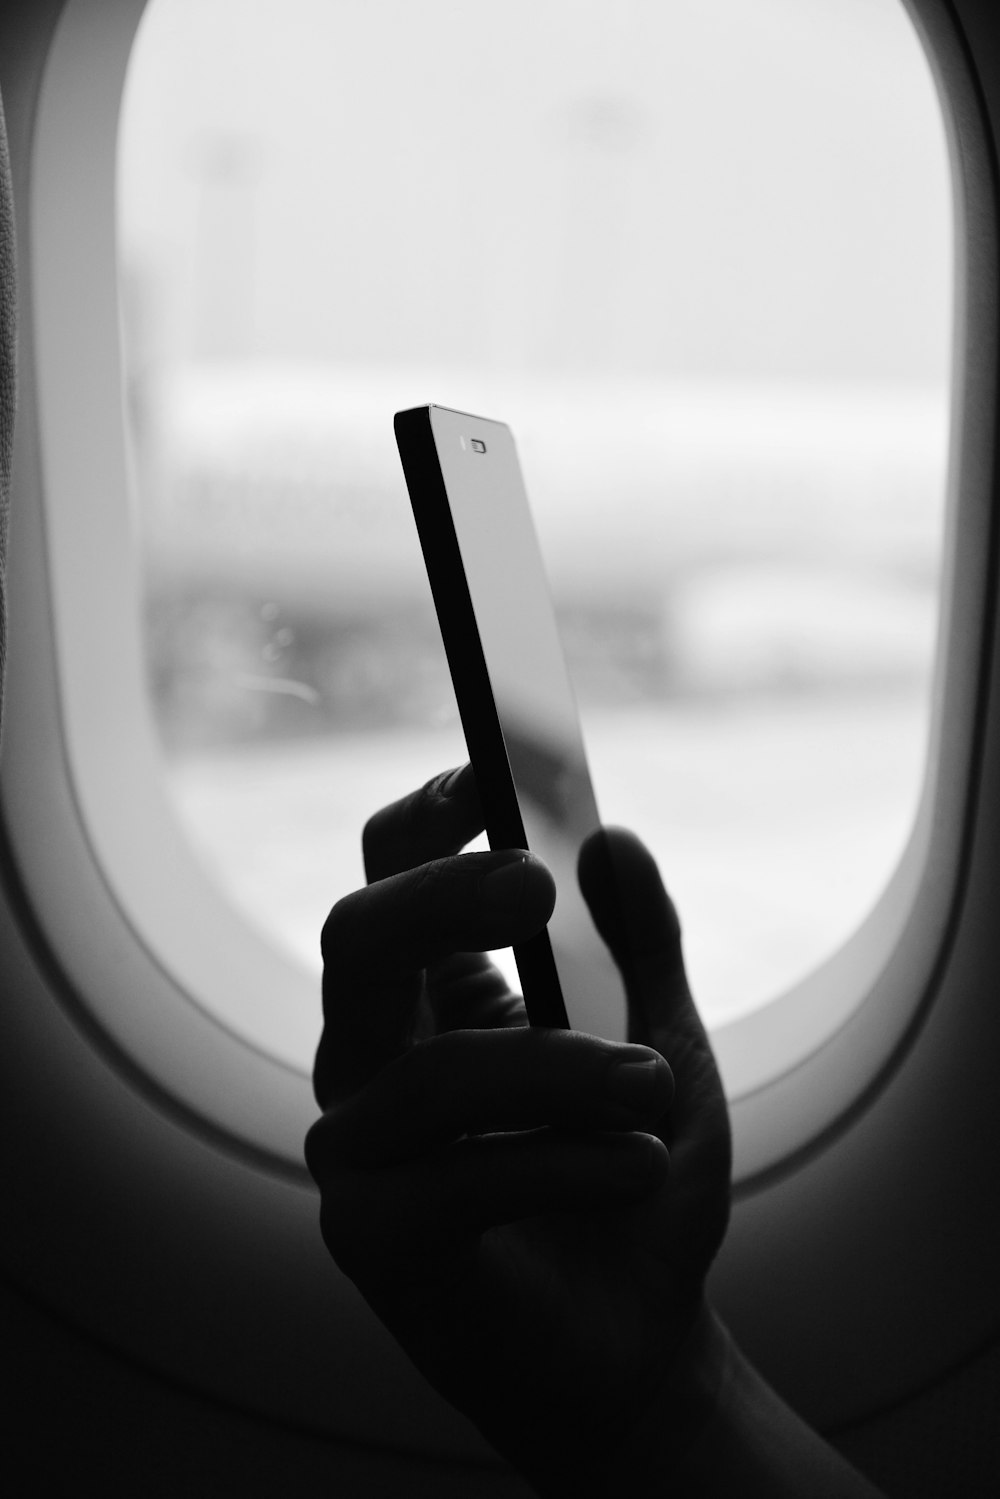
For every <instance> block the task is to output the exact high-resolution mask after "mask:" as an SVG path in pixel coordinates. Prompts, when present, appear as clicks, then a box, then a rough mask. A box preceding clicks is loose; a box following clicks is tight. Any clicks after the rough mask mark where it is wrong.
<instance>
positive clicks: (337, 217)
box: [120, 0, 951, 384]
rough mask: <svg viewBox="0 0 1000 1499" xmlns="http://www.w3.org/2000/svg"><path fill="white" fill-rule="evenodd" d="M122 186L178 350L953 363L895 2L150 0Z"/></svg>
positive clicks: (945, 198) (638, 369)
mask: <svg viewBox="0 0 1000 1499" xmlns="http://www.w3.org/2000/svg"><path fill="white" fill-rule="evenodd" d="M120 182H121V198H120V215H121V223H122V243H123V250H124V258H125V263H126V265H127V267H128V269H129V273H130V276H131V277H132V278H133V279H134V280H135V282H136V284H137V285H138V286H139V288H140V294H141V301H142V314H143V324H144V334H143V337H144V339H145V341H146V343H147V346H149V347H151V349H152V351H153V352H155V353H157V354H158V355H160V356H161V357H162V356H165V357H169V358H192V357H206V356H218V355H227V356H233V355H236V356H239V357H242V356H262V357H267V358H274V357H281V358H291V359H294V360H315V359H319V360H323V361H331V362H335V363H339V364H343V363H348V364H350V363H355V362H358V361H361V362H364V363H366V364H375V365H378V364H384V365H399V364H418V365H419V364H421V363H432V364H439V365H440V364H446V365H447V364H452V365H475V366H483V367H484V368H488V369H496V370H509V371H517V370H535V371H548V370H552V371H572V372H574V373H584V374H587V373H592V372H599V373H601V374H614V373H616V372H632V373H636V374H646V373H649V374H655V375H658V376H673V375H681V376H683V375H689V374H698V375H722V376H737V377H742V376H745V375H756V376H761V375H763V376H771V377H786V376H791V377H795V378H803V377H805V378H815V379H824V380H825V379H852V380H853V379H864V380H888V381H892V382H919V383H928V384H938V383H940V382H941V381H942V380H943V379H944V378H945V376H946V373H947V359H948V345H949V339H950V299H951V270H950V255H951V229H950V216H951V209H950V196H949V187H948V173H947V165H946V157H945V147H944V140H943V130H942V125H941V120H940V112H939V109H938V105H937V100H936V97H935V94H934V90H933V86H932V83H931V80H930V76H929V73H928V70H927V66H926V63H925V61H924V59H923V56H922V54H921V52H920V48H919V45H918V43H917V40H916V37H915V35H914V33H913V30H912V27H911V25H910V23H909V21H908V19H907V16H906V14H905V12H904V10H903V7H902V5H901V4H900V3H899V0H613V3H609V0H606V3H604V4H595V3H593V0H559V3H557V0H505V3H503V4H485V3H475V0H474V3H469V0H461V3H460V0H430V3H428V0H422V3H421V4H419V5H416V4H412V3H409V0H280V3H278V0H150V4H149V8H148V12H147V16H146V18H145V20H144V22H143V25H142V28H141V31H140V35H139V39H138V43H137V46H136V51H135V54H134V62H133V66H132V70H131V73H130V78H129V85H128V89H127V93H126V101H125V109H124V116H123V129H122V154H121V176H120Z"/></svg>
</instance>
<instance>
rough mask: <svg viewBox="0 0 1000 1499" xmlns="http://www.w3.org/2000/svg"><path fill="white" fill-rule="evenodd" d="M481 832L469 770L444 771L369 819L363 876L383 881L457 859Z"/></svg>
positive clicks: (473, 786)
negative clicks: (449, 857) (446, 857)
mask: <svg viewBox="0 0 1000 1499" xmlns="http://www.w3.org/2000/svg"><path fill="white" fill-rule="evenodd" d="M482 830H483V814H482V811H481V809H480V806H479V795H478V793H477V791H476V780H475V776H474V775H473V773H472V766H471V765H463V766H461V767H460V768H459V769H458V770H450V771H444V772H443V773H442V774H441V775H438V776H434V777H433V779H432V780H430V781H428V782H427V784H426V785H425V786H421V787H420V789H419V791H413V792H411V793H410V794H409V796H404V797H402V798H401V799H400V800H399V801H398V802H393V803H392V805H391V806H389V807H383V808H382V809H381V811H379V812H376V813H375V815H374V816H373V817H371V818H370V819H369V821H368V823H367V825H366V827H365V830H364V833H363V835H362V849H363V852H364V860H365V875H366V877H367V879H368V880H369V881H373V880H383V879H385V878H386V877H387V876H388V875H391V874H399V873H400V871H401V870H404V869H413V868H414V866H415V865H417V864H426V863H427V862H428V861H429V860H431V859H436V858H440V857H442V856H443V855H445V854H457V853H458V852H459V850H460V849H463V848H464V847H465V845H466V844H467V843H471V842H472V840H473V838H475V837H477V836H478V835H479V834H480V833H481V832H482Z"/></svg>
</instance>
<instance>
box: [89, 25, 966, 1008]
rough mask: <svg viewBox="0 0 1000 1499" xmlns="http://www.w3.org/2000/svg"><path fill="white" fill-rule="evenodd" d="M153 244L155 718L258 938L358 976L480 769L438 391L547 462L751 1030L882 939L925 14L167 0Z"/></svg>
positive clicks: (593, 740)
mask: <svg viewBox="0 0 1000 1499" xmlns="http://www.w3.org/2000/svg"><path fill="white" fill-rule="evenodd" d="M118 215H119V247H120V264H121V271H120V284H121V296H122V322H123V342H124V351H125V377H126V392H125V394H126V406H127V411H128V415H129V421H130V431H131V443H132V457H133V469H134V476H135V494H136V515H137V533H138V535H139V538H140V544H141V554H142V565H143V578H144V584H143V586H144V597H145V627H146V634H147V661H148V681H149V691H150V694H151V698H152V702H153V704H154V707H155V713H156V718H157V723H158V726H159V733H160V739H161V744H162V752H163V763H164V768H165V774H166V778H167V781H168V783H169V786H170V789H171V792H172V795H173V797H174V798H175V801H176V806H177V809H178V812H179V814H180V816H181V817H182V819H183V820H184V822H185V824H186V826H187V828H188V830H189V833H190V838H191V840H192V842H193V843H194V844H195V845H196V846H197V848H198V849H199V850H200V852H201V855H202V857H203V858H204V860H205V862H206V863H207V864H208V865H209V866H210V868H211V869H212V870H213V871H214V873H215V875H216V876H217V878H218V879H219V881H221V882H222V883H223V884H224V886H225V888H226V890H227V891H228V893H229V896H230V898H231V900H232V901H233V902H234V903H235V904H236V905H238V906H239V907H241V908H242V909H243V911H244V912H245V913H246V914H247V916H248V917H249V918H250V919H252V920H254V921H256V922H258V923H259V924H260V925H261V926H262V927H264V928H266V929H267V930H268V931H269V932H270V933H271V934H272V935H273V938H274V941H275V942H277V943H280V944H284V945H285V946H286V947H287V949H288V950H289V952H291V953H294V954H297V955H298V956H299V957H300V959H301V961H302V962H303V963H304V964H306V965H312V966H314V967H318V932H319V928H320V925H321V923H322V920H323V917H324V916H325V914H326V911H327V909H328V907H329V906H330V905H331V904H332V902H333V901H334V899H336V897H337V896H338V895H339V894H341V893H344V892H345V891H346V890H348V889H350V888H352V887H353V886H354V885H355V884H357V883H358V882H359V880H360V879H361V866H360V854H359V831H360V827H361V824H362V823H363V821H364V819H365V817H366V816H367V815H368V813H369V812H370V811H372V810H374V808H375V807H377V806H378V805H380V804H381V803H383V802H384V801H386V800H389V799H392V798H394V797H396V796H398V795H401V794H402V793H403V792H404V791H406V790H408V789H409V788H410V787H411V786H414V785H416V784H418V783H419V782H420V781H421V780H422V779H426V778H427V777H428V776H430V775H431V774H433V773H434V772H435V771H436V770H438V769H443V768H445V767H447V766H448V765H451V764H456V763H458V762H459V761H460V760H461V759H463V758H464V748H463V741H462V736H461V731H460V728H459V725H458V720H457V713H456V709H455V705H454V700H453V697H452V693H451V688H450V684H449V681H448V675H447V668H446V666H445V663H444V659H443V654H442V651H441V648H440V645H439V641H438V636H437V630H436V625H435V621H434V616H433V610H432V607H431V605H430V601H429V595H428V592H427V588H426V584H425V581H424V575H423V569H422V564H421V560H420V554H419V549H418V546H417V542H416V538H415V534H414V531H413V525H412V521H411V519H410V515H409V508H408V502H407V498H406V491H405V488H404V485H403V481H402V475H401V472H400V469H399V463H398V459H397V456H396V451H395V446H394V441H393V434H392V414H393V412H394V411H395V410H396V409H398V408H400V407H403V406H411V405H417V404H421V403H424V402H427V401H435V402H438V403H440V404H444V405H448V406H455V407H460V408H464V409H467V410H473V411H480V412H482V413H483V414H485V415H488V416H494V417H497V418H500V419H503V420H506V421H508V422H510V424H511V425H512V427H513V429H514V432H515V435H516V437H517V439H518V443H519V447H520V450H521V456H522V463H523V467H524V470H525V475H526V480H527V485H528V489H529V493H530V495H531V497H532V501H533V505H534V508H535V512H536V517H537V522H538V527H539V531H540V534H541V537H542V542H543V546H544V549H545V551H546V556H547V560H548V565H549V569H550V573H551V577H552V583H553V588H554V592H555V596H556V601H557V606H558V609H559V612H560V616H561V620H562V626H563V633H564V639H565V643H566V648H567V652H568V655H569V658H570V663H571V667H572V671H573V674H574V680H575V683H576V687H577V691H578V695H579V699H580V705H581V712H582V715H583V718H584V726H585V732H586V734H587V738H588V744H589V747H590V752H591V757H592V761H593V770H594V779H595V786H596V790H597V795H598V800H599V803H600V805H601V809H602V813H603V815H604V817H605V820H607V821H612V822H623V823H627V824H629V825H631V826H633V827H635V828H636V829H637V830H638V831H640V832H641V833H642V834H643V836H644V837H645V838H646V839H647V841H648V842H649V843H650V845H651V846H652V848H653V850H654V852H655V853H656V855H657V857H658V859H659V861H660V864H661V867H662V869H663V871H664V874H665V877H666V879H667V881H668V884H669V885H670V887H671V889H672V890H673V893H674V894H675V897H676V899H677V901H678V904H679V907H680V909H681V912H682V915H683V917H684V922H685V929H686V933H687V947H688V952H689V957H690V966H691V970H692V976H693V981H694V984H695V989H696V993H697V994H698V996H699V1001H700V1003H701V1005H702V1009H703V1012H704V1014H705V1016H706V1018H707V1019H708V1020H709V1021H710V1022H721V1021H723V1020H728V1019H730V1018H732V1017H734V1016H735V1015H738V1014H739V1013H742V1012H745V1011H746V1010H748V1009H750V1008H753V1007H755V1006H759V1005H761V1004H763V1003H765V1002H766V1001H767V1000H769V999H771V998H773V997H774V996H775V995H777V994H778V993H780V992H782V991H784V990H787V989H788V988H790V987H791V986H792V985H794V984H795V983H796V982H797V981H798V980H799V979H801V978H802V977H803V976H804V975H805V974H806V973H807V972H808V971H809V970H810V969H812V968H814V967H815V966H816V965H817V964H818V963H819V962H821V961H822V960H823V959H824V958H826V957H827V956H828V955H829V954H830V953H831V952H832V951H833V950H834V949H835V948H836V947H837V946H838V945H839V944H840V943H841V942H842V941H843V940H844V939H846V938H847V937H848V936H849V935H850V933H851V932H852V930H853V929H854V928H855V927H856V926H857V924H858V923H859V922H860V920H861V919H862V918H863V917H864V915H865V914H866V912H867V911H868V910H869V909H870V907H871V906H872V904H873V903H874V901H875V899H876V897H877V896H878V894H879V892H880V890H881V889H882V887H883V886H884V884H885V882H886V880H887V878H888V877H889V875H890V873H891V871H892V869H893V866H894V864H895V862H896V860H897V859H898V857H899V855H900V853H901V851H902V848H903V845H904V843H905V840H906V837H907V834H908V830H909V828H910V825H911V823H912V819H913V815H914V811H915V807H916V803H917V797H918V793H919V789H920V784H921V777H922V773H923V764H924V757H925V751H926V740H927V730H928V722H929V711H930V690H931V678H932V667H933V655H934V644H935V632H936V625H937V611H938V581H939V571H940V562H941V539H942V524H943V509H944V493H945V466H946V456H947V443H948V400H949V378H950V368H949V359H950V339H951V285H952V275H951V256H952V244H951V233H952V227H951V225H952V221H951V206H950V188H949V180H948V167H947V159H946V149H945V142H944V132H943V127H942V121H941V115H940V111H939V108H938V104H937V100H936V97H935V93H934V87H933V84H932V81H931V78H930V74H929V71H928V67H927V64H926V61H925V58H924V55H923V53H922V51H921V48H920V45H919V43H918V41H917V38H916V35H915V33H914V31H913V29H912V26H911V24H910V22H909V20H908V17H907V15H906V13H905V11H904V9H903V7H902V6H901V5H900V4H899V3H898V0H863V3H862V0H673V3H671V4H662V3H657V0H624V3H618V4H615V5H608V4H607V3H601V4H598V3H592V0H572V3H570V0H506V3H505V4H504V5H503V6H502V7H497V6H489V5H458V4H455V3H452V0H425V3H423V4H421V5H419V6H414V5H410V4H407V3H406V0H379V3H373V4H357V3H351V0H341V3H331V0H282V3H281V4H280V5H278V4H276V3H274V0H152V3H150V5H149V6H148V10H147V13H146V15H145V18H144V20H143V23H142V26H141V28H140V32H139V36H138V40H137V42H136V45H135V49H134V52H133V57H132V62H131V65H130V71H129V76H128V82H127V88H126V93H125V98H124V104H123V113H122V123H121V132H120V158H119V207H118ZM511 603H512V607H516V580H515V579H512V580H511Z"/></svg>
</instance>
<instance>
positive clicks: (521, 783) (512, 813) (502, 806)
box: [394, 406, 627, 1040]
mask: <svg viewBox="0 0 1000 1499" xmlns="http://www.w3.org/2000/svg"><path fill="white" fill-rule="evenodd" d="M394 425H395V430H396V443H397V445H398V447H399V455H400V458H401V460H402V464H403V473H404V474H405V476H406V485H407V488H408V490H409V492H410V501H411V504H412V506H413V515H414V519H415V520H416V524H417V532H418V534H419V537H420V544H421V547H422V549H423V554H424V561H425V564H426V567H427V575H428V577H429V579H430V585H431V592H432V594H433V596H434V604H435V608H436V609H437V615H438V621H439V623H440V626H441V634H442V636H443V639H444V647H445V652H446V654H447V657H448V665H449V667H450V669H451V675H452V680H453V682H454V685H455V695H456V697H457V699H458V708H459V713H460V715H461V719H462V728H463V730H464V732H465V740H466V745H467V747H468V751H469V757H470V759H471V760H472V764H473V766H474V768H475V772H476V782H477V785H478V788H479V795H480V800H481V801H482V804H483V813H484V818H485V822H486V834H487V838H488V840H489V844H490V847H491V848H527V849H530V850H531V852H532V853H535V854H537V855H538V856H539V857H540V858H541V859H543V860H544V861H545V863H546V864H547V865H548V867H549V869H550V871H551V873H552V876H553V878H554V880H555V883H556V904H555V909H554V911H553V913H552V917H551V919H550V921H549V923H548V926H547V928H546V929H545V930H544V931H543V932H541V933H539V935H538V936H537V937H534V938H532V939H531V940H530V941H528V942H525V943H521V944H518V945H516V946H515V948H514V958H515V961H516V963H517V971H518V977H519V978H520V981H521V990H522V993H523V995H524V1002H525V1008H526V1010H527V1014H528V1019H529V1021H530V1022H531V1024H532V1025H544V1026H561V1027H572V1028H573V1029H574V1030H581V1031H587V1032H589V1033H591V1034H594V1035H600V1036H604V1037H606V1038H607V1039H609V1040H624V1039H625V1037H626V1029H627V1023H626V1009H625V994H624V988H623V985H622V980H621V976H620V975H619V973H618V970H617V968H616V967H615V964H614V962H613V961H612V959H611V956H610V954H609V953H608V950H607V948H606V947H605V945H604V943H603V942H602V940H601V938H600V936H599V935H598V932H597V929H596V928H595V926H594V924H593V921H592V920H591V917H590V912H589V910H588V909H587V906H586V903H585V901H584V899H583V896H582V895H581V894H580V888H579V884H578V881H577V860H578V857H579V852H580V847H581V845H582V843H583V841H584V840H585V839H586V838H587V836H588V835H589V834H590V833H592V832H593V831H594V830H595V829H596V828H597V827H599V826H600V821H599V818H598V813H597V803H596V800H595V798H594V792H593V787H592V785H591V780H590V772H589V770H588V768H587V757H586V753H585V750H584V745H583V734H582V731H581V728H580V719H579V715H578V713H577V708H576V700H575V698H574V695H573V688H572V685H571V682H570V678H569V672H568V670H567V667H566V661H565V658H564V656H563V650H562V644H561V641H560V638H559V631H558V627H557V624H556V616H555V610H554V608H553V605H552V599H551V594H550V592H549V586H548V581H547V578H546V575H545V567H544V563H543V561H542V554H541V550H540V548H539V545H538V539H537V536H536V534H535V528H534V524H533V522H532V518H531V511H530V509H529V506H528V497H527V494H526V492H525V488H524V481H523V479H522V477H521V467H520V464H519V462H518V458H517V450H516V448H515V446H514V438H513V436H512V434H511V431H510V429H509V427H507V426H505V425H504V424H503V423H502V422H496V421H489V420H487V419H486V418H484V417H479V416H470V415H467V414H466V413H465V412H462V411H451V410H449V409H448V408H446V407H444V406H420V407H417V408H415V409H414V410H411V411H400V412H398V413H397V414H396V417H395V423H394Z"/></svg>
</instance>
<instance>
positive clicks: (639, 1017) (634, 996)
mask: <svg viewBox="0 0 1000 1499" xmlns="http://www.w3.org/2000/svg"><path fill="white" fill-rule="evenodd" d="M577 875H578V878H579V881H580V889H581V890H582V892H583V897H584V899H585V900H586V902H587V905H588V907H589V908H590V914H591V916H592V917H593V920H594V924H595V926H596V927H597V930H598V931H599V932H600V934H601V937H602V938H603V940H604V941H605V942H606V943H607V945H608V948H609V949H610V952H611V955H612V957H613V958H614V960H615V963H616V964H617V965H618V968H619V970H620V972H621V975H622V979H623V980H624V984H625V992H626V997H627V1002H628V1039H629V1040H630V1041H635V1042H639V1043H641V1044H642V1045H644V1046H652V1047H655V1048H656V1049H657V1050H661V1051H662V1049H663V1047H664V1045H665V1044H666V1042H667V1039H668V1037H670V1036H671V1035H674V1034H676V1032H677V1030H678V1028H681V1029H684V1030H687V1029H688V1028H689V1027H690V1025H691V1022H692V1020H694V1021H695V1023H696V1024H697V1025H698V1026H699V1028H700V1021H698V1019H697V1012H696V1010H695V1008H694V1001H693V1000H692V997H691V988H690V985H689V984H688V980H687V974H686V972H685V969H684V955H683V951H682V947H681V924H680V920H679V918H678V916H677V911H676V909H675V907H674V903H673V901H672V900H671V899H670V896H669V895H668V894H667V892H666V890H665V888H664V885H663V881H662V879H661V878H660V871H659V869H658V868H657V866H656V861H655V859H654V858H653V856H652V854H651V853H650V852H649V850H648V849H647V848H646V846H645V844H643V843H642V842H641V841H640V840H639V839H638V838H637V837H636V836H635V834H634V833H630V832H627V831H626V830H625V829H624V828H599V829H598V830H597V832H595V833H592V834H591V836H590V837H589V838H588V839H587V840H586V841H585V843H584V845H583V847H582V848H581V850H580V858H579V862H578V865H577Z"/></svg>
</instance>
